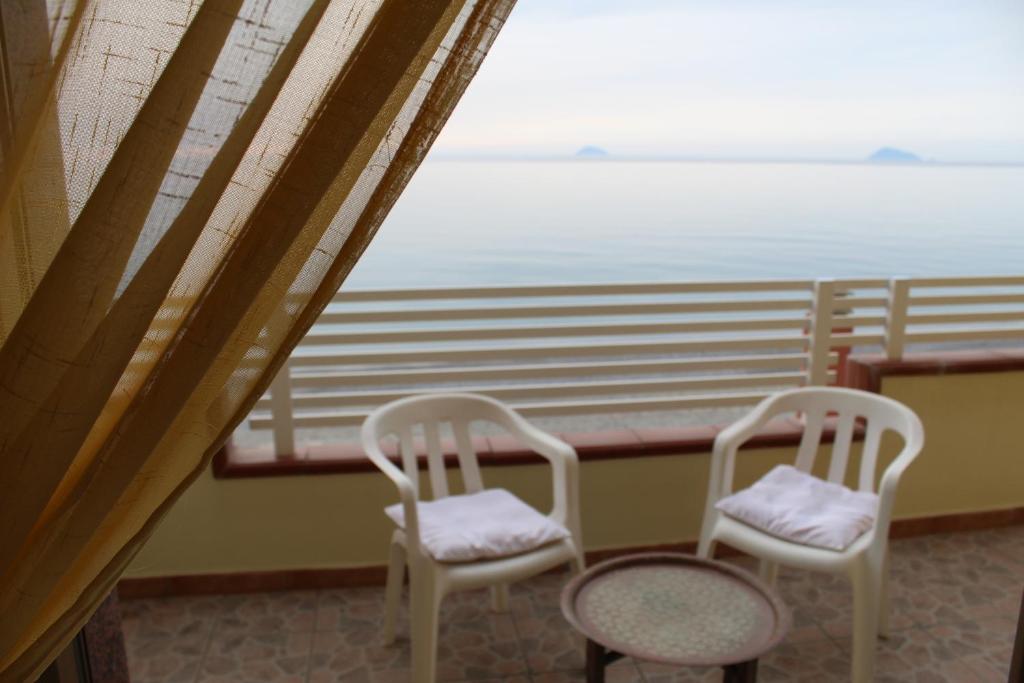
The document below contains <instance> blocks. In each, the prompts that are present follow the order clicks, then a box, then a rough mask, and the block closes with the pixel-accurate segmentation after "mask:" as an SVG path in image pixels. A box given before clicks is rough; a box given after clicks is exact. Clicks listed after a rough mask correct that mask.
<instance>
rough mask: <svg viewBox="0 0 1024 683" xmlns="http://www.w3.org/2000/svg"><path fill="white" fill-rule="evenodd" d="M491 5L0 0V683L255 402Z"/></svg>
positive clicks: (88, 598) (370, 217)
mask: <svg viewBox="0 0 1024 683" xmlns="http://www.w3.org/2000/svg"><path fill="white" fill-rule="evenodd" d="M513 2H514V0H475V1H474V0H422V1H418V2H416V3H409V2H405V1H404V0H372V1H371V0H363V1H360V0H348V1H342V0H303V1H298V0H206V1H205V2H203V3H201V4H200V3H191V4H188V5H182V4H179V3H137V2H133V1H131V0H92V1H90V0H83V1H81V2H47V1H46V0H28V2H26V3H24V7H19V9H18V10H17V11H12V10H11V9H9V8H8V7H7V6H6V4H5V5H4V6H3V8H0V20H2V22H0V33H2V36H3V43H2V46H3V48H4V49H3V54H2V57H3V75H4V89H3V90H4V96H5V101H4V105H5V109H6V110H7V111H9V112H10V116H8V117H7V118H6V119H5V121H4V123H5V126H6V128H7V134H6V135H4V131H3V130H0V136H2V137H3V139H4V145H3V146H2V161H3V167H2V172H0V193H2V194H0V202H2V212H0V250H2V252H3V253H0V265H3V266H4V268H3V269H2V271H0V342H2V346H0V409H2V411H3V412H2V414H3V415H4V419H3V420H2V421H0V614H3V615H4V618H3V620H0V681H19V682H21V681H27V680H34V677H35V676H36V675H38V673H39V672H41V671H42V669H43V668H45V666H46V665H47V664H48V663H49V661H50V660H51V659H52V657H53V656H54V655H55V654H56V653H57V652H58V651H59V649H60V648H61V647H63V646H64V644H66V643H67V642H68V641H69V640H70V638H72V637H73V636H74V634H75V633H76V632H77V630H78V629H79V628H80V627H81V625H82V624H83V623H84V621H85V620H87V619H88V616H89V615H90V614H91V612H92V610H93V609H95V607H96V606H97V605H98V603H99V602H100V601H101V600H102V599H103V597H105V595H106V594H107V592H109V590H110V589H111V587H112V586H113V585H114V583H115V582H116V580H117V577H118V576H119V574H120V572H121V571H122V570H123V569H124V567H125V566H126V565H127V564H128V562H129V561H130V560H131V558H132V556H133V555H134V553H135V552H136V551H137V550H138V548H139V547H140V546H141V544H142V543H144V542H145V540H146V538H147V537H148V536H149V534H150V533H151V532H152V530H153V528H154V527H155V525H156V524H157V523H158V521H159V519H160V517H161V516H162V515H163V514H164V513H165V512H166V510H167V509H168V508H169V507H170V506H171V505H172V504H173V502H174V500H175V499H176V498H177V497H178V496H179V495H180V494H181V493H182V492H183V491H184V490H185V488H187V486H188V484H189V483H190V482H191V481H192V480H194V479H195V477H196V476H198V475H199V474H200V473H201V472H202V471H203V469H204V468H205V467H206V466H207V465H208V463H209V460H210V458H211V456H212V454H213V453H214V452H215V451H216V450H217V448H218V447H219V446H220V444H221V443H222V442H223V441H224V440H225V438H226V437H227V436H228V435H229V434H230V433H231V431H232V430H233V429H234V427H235V426H237V424H238V423H239V422H240V421H241V420H242V419H243V418H244V416H245V415H246V414H247V412H248V410H249V409H251V407H252V405H253V404H254V402H255V401H256V400H257V399H258V397H259V396H260V395H261V394H262V393H263V391H265V390H266V388H267V386H268V385H269V383H270V381H271V379H272V378H273V376H274V374H275V372H276V370H277V369H278V368H279V367H280V365H281V364H282V363H283V361H284V360H285V359H286V358H287V355H288V354H289V352H290V351H291V349H292V348H293V347H294V346H295V345H296V344H297V343H298V341H299V340H300V339H301V337H302V335H303V334H304V333H305V331H306V330H308V328H309V327H310V325H311V324H312V323H313V321H315V319H316V317H317V315H318V314H319V312H320V311H322V310H323V308H324V307H325V306H326V305H327V304H328V303H329V301H330V299H331V297H332V296H333V294H334V292H335V291H337V289H338V287H339V286H340V285H341V283H342V282H343V281H344V278H345V276H346V275H347V273H348V272H349V271H350V270H351V268H352V266H353V265H354V263H355V262H356V260H357V259H358V257H359V255H360V254H361V253H362V251H363V249H365V247H366V245H367V244H368V243H369V241H370V239H371V238H372V236H373V234H374V232H375V231H376V229H377V227H378V226H379V225H380V223H381V221H382V220H383V218H384V217H385V216H386V214H387V212H388V210H389V209H390V207H391V206H392V205H393V203H394V201H395V200H396V198H397V197H398V195H399V194H400V192H401V191H402V189H403V188H404V186H405V184H406V183H407V182H408V180H409V178H410V177H411V175H412V173H413V171H414V170H415V168H416V167H417V165H418V164H419V163H420V161H421V160H422V159H423V156H424V155H425V154H426V152H427V150H428V149H429V147H430V144H431V143H432V142H433V140H434V139H435V138H436V136H437V133H438V132H439V130H440V128H441V126H442V125H443V123H444V121H445V120H446V119H447V117H448V115H449V114H450V112H451V110H452V108H453V107H454V106H455V104H456V102H457V101H458V99H459V97H460V96H461V94H462V93H463V92H464V90H465V88H466V86H467V85H468V83H469V81H470V79H471V78H472V76H473V75H474V74H475V72H476V70H477V68H478V67H479V65H480V62H481V60H482V59H483V57H484V55H485V54H486V52H487V49H488V47H489V46H490V45H491V43H492V42H493V40H494V38H495V36H496V34H497V32H498V30H499V29H500V27H501V25H502V23H503V22H504V20H505V18H506V17H507V15H508V13H509V12H510V10H511V8H512V4H513ZM29 29H33V30H35V31H36V32H37V34H38V32H39V31H43V32H45V34H46V36H45V38H46V40H45V41H42V42H40V41H36V42H34V43H32V45H33V46H34V47H32V48H31V49H29V48H27V47H25V44H27V40H26V39H24V38H23V36H24V35H25V32H26V31H28V30H29ZM15 37H17V38H15ZM19 40H20V41H21V45H20V47H19ZM40 45H41V46H44V47H43V48H40ZM5 126H0V128H4V127H5ZM55 221H56V222H55ZM424 229H430V226H424ZM37 243H38V247H39V248H38V249H33V248H34V247H35V246H37ZM8 264H9V265H11V266H12V267H11V268H7V267H6V266H7V265H8Z"/></svg>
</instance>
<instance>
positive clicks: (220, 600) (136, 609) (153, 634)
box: [121, 595, 233, 640]
mask: <svg viewBox="0 0 1024 683" xmlns="http://www.w3.org/2000/svg"><path fill="white" fill-rule="evenodd" d="M232 602H233V596H219V595H203V596H197V597H177V598H150V599H146V600H123V601H121V631H122V632H123V633H124V636H125V638H126V639H128V640H138V639H148V638H190V637H192V636H203V637H206V636H209V635H210V632H211V630H212V629H213V625H214V623H215V622H216V620H217V619H218V618H219V617H220V615H222V614H223V613H224V612H225V611H226V610H228V609H230V606H231V604H232Z"/></svg>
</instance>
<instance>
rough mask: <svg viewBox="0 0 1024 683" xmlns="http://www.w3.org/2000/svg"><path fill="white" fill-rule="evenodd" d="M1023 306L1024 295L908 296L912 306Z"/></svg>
mask: <svg viewBox="0 0 1024 683" xmlns="http://www.w3.org/2000/svg"><path fill="white" fill-rule="evenodd" d="M994 304H1024V294H950V295H947V296H920V295H918V296H914V295H913V294H912V295H911V296H910V305H911V307H913V306H979V305H980V306H987V305H994Z"/></svg>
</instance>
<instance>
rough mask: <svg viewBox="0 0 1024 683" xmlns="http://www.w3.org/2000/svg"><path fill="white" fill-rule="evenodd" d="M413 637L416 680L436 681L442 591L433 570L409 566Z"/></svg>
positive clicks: (432, 682)
mask: <svg viewBox="0 0 1024 683" xmlns="http://www.w3.org/2000/svg"><path fill="white" fill-rule="evenodd" d="M409 579H410V585H409V593H410V600H409V602H410V607H411V608H412V609H411V615H410V617H411V619H410V622H411V623H410V637H411V639H412V681H413V683H434V677H435V675H436V673H437V622H438V616H439V612H440V608H441V591H440V590H439V587H438V585H437V581H436V578H435V577H434V575H433V572H429V571H425V570H424V568H423V567H419V568H415V569H414V568H413V567H410V568H409Z"/></svg>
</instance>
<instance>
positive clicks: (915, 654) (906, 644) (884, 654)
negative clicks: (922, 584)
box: [875, 628, 978, 683]
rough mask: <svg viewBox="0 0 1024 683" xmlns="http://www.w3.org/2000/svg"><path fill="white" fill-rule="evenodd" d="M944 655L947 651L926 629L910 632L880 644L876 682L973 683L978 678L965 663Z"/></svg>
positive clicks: (893, 635) (876, 661)
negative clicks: (946, 682) (945, 682)
mask: <svg viewBox="0 0 1024 683" xmlns="http://www.w3.org/2000/svg"><path fill="white" fill-rule="evenodd" d="M940 652H941V653H943V655H945V653H946V652H948V649H946V648H944V647H942V646H941V645H938V644H936V641H935V640H934V639H933V638H932V637H931V636H930V635H929V634H928V633H927V632H926V631H925V630H923V629H917V628H914V629H908V630H906V631H900V632H899V633H894V634H892V636H890V637H889V638H887V639H881V640H879V641H878V645H877V649H876V650H875V680H877V681H879V682H880V683H882V682H884V683H901V682H903V681H914V682H916V683H932V682H934V683H942V682H944V681H948V682H949V683H972V682H974V681H977V680H978V678H977V676H976V675H975V673H974V672H973V671H972V670H971V668H970V667H969V666H968V665H967V664H966V663H965V662H963V661H960V660H958V659H957V658H951V657H948V656H938V655H939V653H940Z"/></svg>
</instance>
